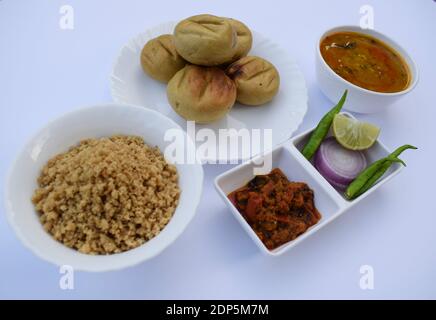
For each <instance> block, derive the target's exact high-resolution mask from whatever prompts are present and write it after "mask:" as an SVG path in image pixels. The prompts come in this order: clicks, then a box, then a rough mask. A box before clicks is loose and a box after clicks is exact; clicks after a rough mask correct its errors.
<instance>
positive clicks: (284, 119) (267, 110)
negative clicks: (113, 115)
mask: <svg viewBox="0 0 436 320" xmlns="http://www.w3.org/2000/svg"><path fill="white" fill-rule="evenodd" d="M175 25H176V24H175V23H165V24H162V25H160V26H157V27H155V28H152V29H150V30H148V31H146V32H144V33H141V34H139V35H137V36H136V37H134V38H133V39H131V40H130V41H129V42H128V43H127V44H126V45H125V46H124V47H123V48H122V49H121V51H120V54H119V56H118V57H117V59H116V61H115V64H114V66H113V71H112V75H111V77H110V88H111V93H112V97H113V99H114V100H115V101H116V102H119V103H126V104H133V105H139V106H146V107H148V108H152V109H154V110H157V111H159V112H160V113H162V114H164V115H166V116H168V117H169V118H171V119H173V120H174V121H176V122H177V123H178V124H179V125H180V126H182V127H184V128H186V121H185V120H184V119H183V118H181V117H180V116H178V115H177V114H176V113H175V112H174V111H173V109H172V108H171V106H170V105H169V103H168V102H167V97H166V85H165V84H162V83H159V82H158V81H156V80H153V79H152V78H150V77H148V76H147V75H146V74H144V72H143V71H142V68H141V65H140V59H139V57H140V53H141V50H142V48H143V46H144V44H145V43H146V42H147V41H148V40H150V39H153V38H155V37H157V36H159V35H161V34H167V33H173V29H174V26H175ZM250 55H257V56H260V57H263V58H265V59H267V60H269V61H271V62H272V63H273V64H274V65H275V66H276V67H277V69H278V71H279V73H280V79H281V87H280V91H279V93H278V95H277V96H276V97H275V98H274V100H273V101H272V102H270V103H268V104H266V105H263V106H259V107H248V106H242V105H239V104H236V105H235V106H234V107H233V109H232V110H231V111H230V113H229V114H228V116H227V117H226V118H224V119H222V120H220V121H218V122H215V123H210V124H204V125H199V124H198V125H196V129H197V131H198V129H201V128H210V129H212V130H213V131H214V132H215V133H218V130H219V129H230V128H234V129H237V130H239V129H241V128H246V129H249V130H251V129H272V145H273V146H274V145H278V144H279V143H281V142H283V141H285V140H286V139H289V138H290V137H291V136H292V133H293V132H294V131H295V130H297V128H298V126H299V125H300V123H301V122H302V120H303V118H304V115H305V114H306V111H307V88H306V83H305V80H304V77H303V74H302V73H301V71H300V69H299V67H298V65H297V63H296V62H295V60H294V59H292V58H291V57H290V55H289V54H288V53H287V52H286V51H284V50H283V49H282V48H280V47H279V46H278V45H277V44H275V43H274V42H272V41H270V40H269V39H267V38H265V37H264V36H262V35H260V34H258V33H257V32H253V48H252V50H251V51H250ZM209 142H210V141H209ZM200 144H203V142H197V146H199V145H200ZM256 153H257V152H256ZM217 154H218V153H217ZM253 155H254V154H253V153H250V154H249V155H248V156H245V157H244V156H242V153H241V152H238V156H237V159H242V158H249V157H250V156H253ZM217 159H218V158H217ZM208 160H214V159H208ZM221 160H235V159H233V157H231V158H230V159H221Z"/></svg>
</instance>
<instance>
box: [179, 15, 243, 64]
mask: <svg viewBox="0 0 436 320" xmlns="http://www.w3.org/2000/svg"><path fill="white" fill-rule="evenodd" d="M174 38H175V44H176V49H177V51H178V52H179V54H180V55H181V56H182V57H183V58H184V59H185V60H187V61H189V62H191V63H193V64H198V65H202V66H217V65H220V64H224V63H226V62H230V61H231V60H232V58H233V56H234V55H235V52H236V51H235V50H236V43H237V35H236V31H235V30H234V29H233V27H232V25H231V24H230V22H229V20H228V19H226V18H220V17H216V16H212V15H209V14H201V15H198V16H193V17H190V18H188V19H185V20H182V21H181V22H179V23H178V24H177V26H176V28H175V30H174Z"/></svg>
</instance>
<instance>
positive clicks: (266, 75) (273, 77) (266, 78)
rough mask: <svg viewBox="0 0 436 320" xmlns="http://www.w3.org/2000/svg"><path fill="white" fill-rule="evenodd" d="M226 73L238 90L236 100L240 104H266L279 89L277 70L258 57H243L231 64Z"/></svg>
mask: <svg viewBox="0 0 436 320" xmlns="http://www.w3.org/2000/svg"><path fill="white" fill-rule="evenodd" d="M226 72H227V75H228V76H229V77H230V78H231V79H233V81H235V84H236V88H237V90H238V96H237V98H236V100H237V101H238V102H240V103H242V104H246V105H251V106H257V105H260V104H264V103H267V102H269V101H271V100H272V98H274V96H275V95H276V94H277V92H278V90H279V87H280V75H279V73H278V71H277V69H276V68H275V67H274V66H273V65H272V64H271V63H270V62H268V61H266V60H265V59H262V58H259V57H254V56H248V57H244V58H242V59H240V60H238V61H236V62H234V63H232V64H231V65H230V66H229V67H228V68H227V71H226Z"/></svg>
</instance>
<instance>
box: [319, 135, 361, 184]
mask: <svg viewBox="0 0 436 320" xmlns="http://www.w3.org/2000/svg"><path fill="white" fill-rule="evenodd" d="M366 164H367V163H366V158H365V155H364V154H363V153H362V152H360V151H353V150H348V149H346V148H344V147H343V146H341V145H340V144H339V143H338V142H337V141H336V139H335V138H334V137H330V138H327V139H325V140H324V141H323V143H322V144H321V145H320V147H319V148H318V150H317V152H316V154H315V167H316V168H317V169H318V171H319V173H321V175H322V176H323V177H324V178H326V180H327V181H328V182H330V184H332V185H333V186H334V187H336V188H338V189H340V190H344V189H346V188H347V186H348V185H349V184H350V183H351V182H352V181H353V180H354V179H355V178H356V177H357V175H358V174H359V173H360V172H361V171H362V170H363V169H365V168H366Z"/></svg>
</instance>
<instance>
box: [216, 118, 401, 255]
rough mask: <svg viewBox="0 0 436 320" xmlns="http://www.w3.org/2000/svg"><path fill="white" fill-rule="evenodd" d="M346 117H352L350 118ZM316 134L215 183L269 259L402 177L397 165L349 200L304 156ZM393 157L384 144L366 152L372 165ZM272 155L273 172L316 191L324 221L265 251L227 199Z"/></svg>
mask: <svg viewBox="0 0 436 320" xmlns="http://www.w3.org/2000/svg"><path fill="white" fill-rule="evenodd" d="M346 114H347V115H348V116H350V117H352V116H351V115H350V114H348V113H346ZM312 130H313V129H311V130H308V131H306V132H304V133H302V134H300V135H298V136H296V137H294V138H292V139H291V140H289V141H287V142H285V143H283V144H282V145H280V146H277V147H275V148H274V149H273V150H272V152H271V153H266V154H265V155H262V156H258V157H255V158H253V159H252V160H250V161H248V162H245V163H243V164H241V165H239V166H236V167H234V168H232V169H231V170H229V171H227V172H224V173H223V174H221V175H219V176H218V177H216V179H215V187H216V189H217V191H218V193H219V195H220V196H221V197H222V199H223V200H224V202H225V203H226V204H227V206H228V207H229V208H230V211H231V212H232V213H233V215H234V216H235V218H236V220H238V221H239V223H240V224H241V225H242V227H243V228H244V229H245V231H246V232H247V233H248V234H249V235H250V237H251V238H252V239H253V240H254V242H255V243H256V244H257V246H258V247H259V248H260V250H261V251H262V252H264V253H266V254H267V255H271V256H278V255H281V254H283V253H285V252H286V251H288V250H289V249H291V248H293V247H294V246H296V245H297V244H298V243H300V242H302V241H304V240H305V239H306V238H308V237H309V236H310V235H312V234H314V233H315V232H317V231H318V230H319V229H321V228H323V227H325V226H326V225H327V224H329V223H330V222H332V221H333V220H334V219H336V218H337V217H339V216H340V215H341V214H343V213H344V212H345V211H347V210H348V209H350V208H351V207H353V206H355V205H356V204H357V203H358V202H360V201H361V200H362V199H364V198H366V197H368V196H370V195H371V194H372V193H373V192H375V191H376V190H377V189H378V188H380V187H381V186H382V185H383V184H385V183H386V182H387V181H389V180H390V179H392V178H393V177H394V176H395V175H396V174H398V173H399V172H400V170H401V169H402V167H401V166H400V165H399V164H397V163H395V164H394V165H393V166H392V167H391V168H390V169H389V171H388V172H387V173H386V174H385V175H384V176H383V178H382V179H381V180H380V181H379V182H378V183H377V184H376V185H375V186H374V187H372V188H371V189H370V190H368V191H367V192H366V193H364V194H363V195H361V196H360V197H358V198H356V199H354V200H351V201H349V200H346V199H345V198H344V197H343V195H342V194H341V193H340V192H339V191H337V190H336V189H335V188H334V187H333V186H331V185H330V183H329V182H327V180H326V179H325V178H324V177H323V176H322V175H321V174H320V173H319V172H318V171H317V170H316V168H315V167H314V166H313V165H312V163H311V162H309V161H307V160H306V158H304V156H303V155H302V154H301V152H300V150H301V149H302V147H303V146H304V144H305V142H306V141H307V140H308V139H309V137H310V134H311V132H312ZM389 153H390V151H389V150H388V149H387V148H386V146H385V145H384V144H383V143H381V142H380V141H377V142H376V143H375V145H374V146H372V147H371V148H370V149H369V150H366V151H365V156H366V158H367V160H368V163H372V162H373V161H375V160H377V159H380V158H382V157H384V156H386V155H388V154H389ZM270 155H272V168H276V167H278V168H280V169H281V170H282V171H283V173H284V174H285V175H286V176H287V177H288V179H290V180H291V181H301V182H306V183H307V184H308V185H309V187H310V188H311V189H312V190H314V194H315V205H316V207H317V209H318V210H319V212H320V213H321V215H322V218H321V220H320V221H319V222H318V223H317V224H316V225H314V226H312V227H311V228H309V229H308V230H307V231H306V232H305V233H303V234H302V235H300V236H299V237H298V238H296V239H295V240H293V241H290V242H288V243H285V244H283V245H282V246H280V247H278V248H276V249H274V250H269V249H267V248H266V247H265V245H264V244H263V243H262V241H261V240H260V239H259V237H258V236H257V235H256V233H255V232H254V231H253V229H252V228H251V227H250V225H249V224H248V223H247V222H246V221H245V219H244V218H243V217H242V215H241V214H240V213H239V211H238V210H237V209H236V208H235V206H234V205H233V204H232V203H231V202H230V201H229V199H228V198H227V195H228V194H229V193H230V192H232V191H234V190H236V189H237V188H240V187H242V186H244V185H245V184H246V183H247V182H248V181H249V180H251V179H252V178H253V177H254V176H255V174H254V173H253V169H254V168H255V167H257V166H258V165H257V164H258V163H259V159H257V158H264V157H265V156H270ZM260 162H262V161H260ZM256 163H257V164H256Z"/></svg>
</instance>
